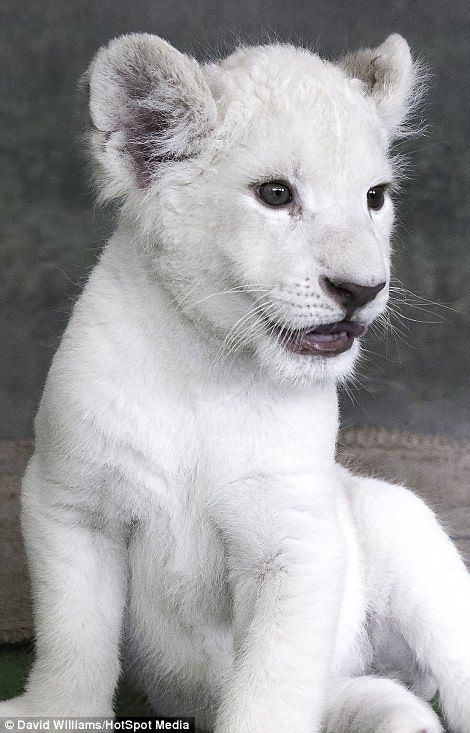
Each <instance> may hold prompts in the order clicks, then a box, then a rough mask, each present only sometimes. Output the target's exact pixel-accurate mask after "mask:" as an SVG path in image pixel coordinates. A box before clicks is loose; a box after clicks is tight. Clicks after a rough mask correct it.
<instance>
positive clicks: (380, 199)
mask: <svg viewBox="0 0 470 733" xmlns="http://www.w3.org/2000/svg"><path fill="white" fill-rule="evenodd" d="M386 188H387V184H386V183H382V184H380V185H379V186H373V187H372V188H369V190H368V191H367V206H368V207H369V209H373V210H374V211H378V210H379V209H381V208H382V206H383V205H384V201H385V189H386Z"/></svg>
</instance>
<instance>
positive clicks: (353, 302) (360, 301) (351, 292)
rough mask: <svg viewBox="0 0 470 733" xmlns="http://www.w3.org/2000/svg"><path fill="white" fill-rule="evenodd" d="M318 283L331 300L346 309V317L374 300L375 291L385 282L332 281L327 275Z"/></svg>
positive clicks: (378, 290) (379, 289) (381, 287)
mask: <svg viewBox="0 0 470 733" xmlns="http://www.w3.org/2000/svg"><path fill="white" fill-rule="evenodd" d="M320 284H321V286H322V288H323V290H325V291H326V292H327V293H328V295H331V297H332V298H333V300H335V301H336V302H337V303H338V304H339V305H341V306H343V308H345V309H346V315H347V316H348V317H349V316H351V315H352V314H353V313H354V311H356V310H357V309H358V308H361V307H362V306H363V305H366V304H367V303H370V301H371V300H374V298H375V296H376V295H377V293H380V291H381V290H383V288H384V287H385V285H386V283H379V284H378V285H359V284H358V283H350V282H333V280H330V279H329V278H328V277H324V278H322V279H321V281H320Z"/></svg>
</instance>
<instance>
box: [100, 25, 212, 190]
mask: <svg viewBox="0 0 470 733" xmlns="http://www.w3.org/2000/svg"><path fill="white" fill-rule="evenodd" d="M85 79H86V81H88V84H89V93H90V114H91V120H92V124H93V129H92V135H91V140H92V150H93V153H94V156H95V158H96V159H97V160H98V162H99V163H100V164H101V168H102V173H104V176H102V178H103V180H102V183H103V184H104V189H105V190H104V196H115V195H122V194H125V193H126V192H127V191H129V189H130V188H132V187H133V186H134V187H137V188H147V187H148V186H149V185H150V183H151V182H152V179H153V177H154V176H156V175H157V174H158V168H159V166H160V165H161V164H162V163H165V162H168V161H178V160H182V159H185V158H188V157H191V156H193V155H197V153H198V152H200V150H201V146H202V143H203V141H204V139H205V138H206V136H207V135H209V133H210V131H211V129H212V127H213V124H214V121H215V119H216V107H215V102H214V99H213V97H212V95H211V92H210V90H209V87H208V86H207V84H206V82H205V81H204V78H203V75H202V72H201V68H200V66H199V64H198V63H197V61H196V60H195V59H193V58H190V57H189V56H186V55H185V54H182V53H180V52H179V51H177V50H176V49H175V48H173V46H170V44H169V43H167V42H166V41H164V40H163V39H161V38H159V37H158V36H153V35H150V34H147V33H142V34H140V33H136V34H131V35H126V36H121V37H120V38H116V39H115V40H113V41H111V42H110V43H109V44H108V45H107V46H104V47H103V48H101V49H100V50H99V51H98V53H97V54H96V56H95V58H94V60H93V61H92V63H91V65H90V68H89V69H88V72H87V74H86V76H85Z"/></svg>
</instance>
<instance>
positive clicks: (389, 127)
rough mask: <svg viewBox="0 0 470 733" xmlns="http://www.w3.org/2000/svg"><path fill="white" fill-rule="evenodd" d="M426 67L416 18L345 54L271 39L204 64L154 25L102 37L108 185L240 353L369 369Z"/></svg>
mask: <svg viewBox="0 0 470 733" xmlns="http://www.w3.org/2000/svg"><path fill="white" fill-rule="evenodd" d="M413 78H414V74H413V66H412V63H411V59H410V54H409V49H408V46H407V45H406V43H405V41H403V39H401V38H400V37H399V36H391V37H390V38H389V39H388V40H387V41H386V42H385V43H384V44H383V45H382V46H381V47H379V48H378V49H375V50H373V51H370V50H366V51H362V52H359V53H358V54H356V55H354V56H350V57H346V59H343V60H342V62H340V65H333V64H330V63H328V62H324V61H321V60H320V59H319V58H318V57H317V56H315V55H313V54H311V53H308V52H306V51H304V50H300V49H295V48H293V47H290V46H264V47H263V46H261V47H256V48H248V49H242V50H239V51H237V52H236V53H235V54H233V55H232V56H230V57H229V58H228V59H226V60H225V61H223V62H221V63H217V64H210V65H207V66H203V67H201V66H199V65H198V64H197V63H196V62H195V61H194V60H192V59H189V58H187V57H185V56H183V55H182V54H179V53H178V52H177V51H175V49H173V48H171V47H170V46H168V44H166V43H165V42H164V41H162V40H161V39H158V38H156V37H153V36H128V37H124V38H122V39H118V40H117V41H114V42H112V44H111V45H110V46H109V47H108V48H106V49H103V50H102V51H100V53H99V54H98V56H97V58H96V59H95V61H94V62H93V65H92V67H91V71H90V85H91V112H92V118H93V121H94V124H95V127H96V130H95V134H94V135H95V136H94V141H93V144H94V148H95V153H96V155H97V157H98V159H99V160H100V162H101V163H102V164H103V166H104V170H105V171H106V172H107V174H108V179H107V181H106V185H107V187H108V191H109V192H110V193H111V194H112V193H118V194H120V195H124V196H125V197H126V202H127V206H128V207H130V208H131V209H132V211H133V214H134V215H135V214H136V213H137V214H138V220H139V222H140V226H141V228H142V234H143V236H145V239H146V241H149V240H150V242H151V244H152V248H151V251H152V253H153V255H152V256H153V258H154V260H155V263H154V264H155V265H156V268H157V270H158V271H159V272H160V274H161V277H162V279H163V281H164V282H165V284H166V287H167V288H168V289H169V290H170V292H171V294H172V295H173V296H174V299H175V307H179V308H181V310H182V311H183V312H184V313H185V314H186V315H187V317H188V318H190V319H192V320H194V321H197V322H198V327H199V328H201V327H203V328H205V329H206V330H207V331H208V332H210V333H211V334H212V335H216V336H217V337H218V339H219V341H220V348H221V358H222V359H227V358H238V357H239V356H243V357H244V358H246V357H247V356H248V358H255V359H256V360H258V361H259V362H260V363H262V364H263V365H264V366H265V367H266V368H267V369H268V370H270V371H271V372H275V373H276V374H280V375H282V376H285V377H288V378H290V379H295V380H299V379H302V380H305V379H310V378H317V379H318V378H328V377H341V376H344V375H346V374H347V373H348V372H349V371H350V370H351V368H352V365H353V362H354V358H355V356H356V355H357V353H358V348H359V347H358V339H359V338H360V336H362V334H363V333H364V331H365V329H366V327H367V326H368V325H369V324H370V323H371V321H372V320H373V319H374V318H376V317H377V316H378V315H379V314H380V313H381V312H382V311H383V309H384V307H385V305H386V301H387V294H388V282H389V272H390V247H389V238H390V233H391V228H392V223H393V206H392V201H391V198H390V187H391V185H392V182H393V175H394V174H393V170H392V166H391V163H390V160H389V157H388V146H389V142H390V138H391V135H393V134H394V133H396V132H397V130H398V128H399V126H400V124H401V122H402V120H403V118H404V115H405V113H406V110H407V102H408V99H409V96H410V92H411V89H412V83H413ZM136 207H137V208H136Z"/></svg>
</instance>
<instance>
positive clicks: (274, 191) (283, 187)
mask: <svg viewBox="0 0 470 733" xmlns="http://www.w3.org/2000/svg"><path fill="white" fill-rule="evenodd" d="M256 193H257V194H258V196H259V198H260V199H261V201H263V202H264V203H265V204H267V205H268V206H285V205H286V204H289V203H290V202H291V201H292V191H291V190H290V188H289V186H288V185H287V184H286V183H282V181H268V182H267V183H262V184H261V185H260V186H258V188H257V189H256Z"/></svg>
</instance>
